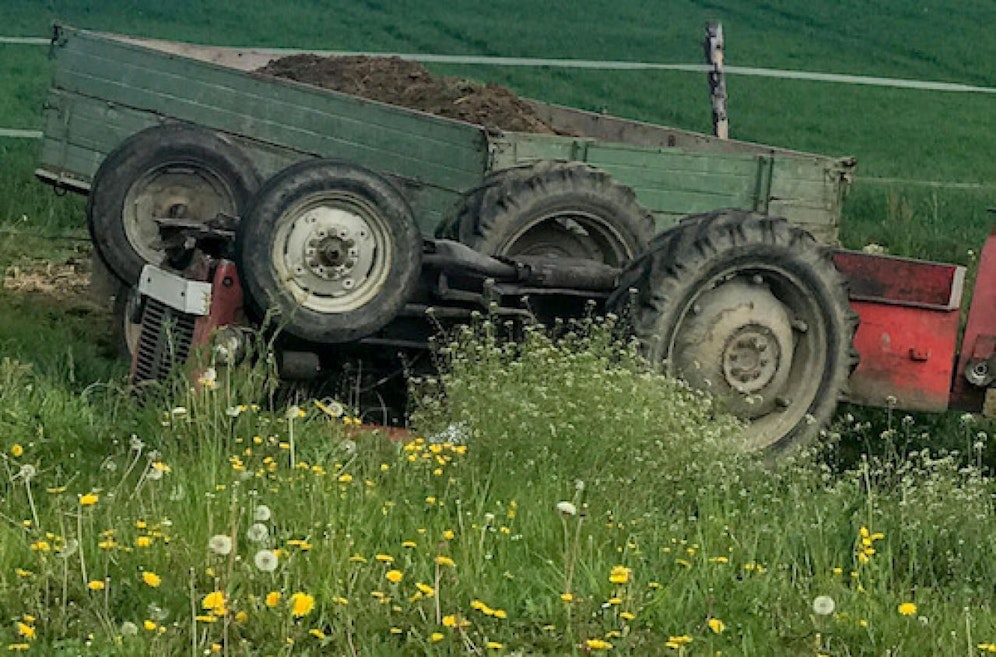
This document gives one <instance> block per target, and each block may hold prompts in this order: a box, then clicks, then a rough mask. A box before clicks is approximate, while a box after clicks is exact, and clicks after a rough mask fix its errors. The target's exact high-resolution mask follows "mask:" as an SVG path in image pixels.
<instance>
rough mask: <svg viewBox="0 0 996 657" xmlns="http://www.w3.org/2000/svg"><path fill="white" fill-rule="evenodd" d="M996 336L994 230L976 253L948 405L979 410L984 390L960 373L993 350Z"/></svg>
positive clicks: (995, 230) (990, 353) (995, 255)
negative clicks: (962, 335) (962, 334)
mask: <svg viewBox="0 0 996 657" xmlns="http://www.w3.org/2000/svg"><path fill="white" fill-rule="evenodd" d="M994 336H996V229H994V232H993V233H992V234H990V235H989V239H987V240H986V243H985V245H984V246H983V247H982V252H981V253H980V254H979V271H978V272H977V274H976V277H975V289H974V290H973V291H972V305H971V306H970V307H969V310H968V323H967V324H966V325H965V337H964V339H963V340H962V349H961V351H962V353H961V356H960V357H959V358H958V366H957V368H956V369H955V379H954V385H953V386H952V391H951V406H952V408H957V409H959V410H964V411H972V412H980V411H982V405H983V401H984V399H985V389H984V388H978V387H975V386H972V385H971V384H969V383H968V381H966V380H965V376H964V372H965V368H966V367H967V366H968V364H969V362H970V361H973V360H986V359H987V358H988V357H989V356H991V355H992V353H993V345H994V339H993V338H994Z"/></svg>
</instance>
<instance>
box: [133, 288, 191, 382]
mask: <svg viewBox="0 0 996 657" xmlns="http://www.w3.org/2000/svg"><path fill="white" fill-rule="evenodd" d="M196 319H197V317H196V316H195V315H188V314H186V313H182V312H180V311H178V310H174V309H173V308H170V307H169V306H167V305H165V304H163V303H161V302H159V301H157V300H155V299H152V298H148V299H146V301H145V309H144V310H143V311H142V334H141V336H140V337H139V341H138V352H137V353H136V354H135V382H136V383H139V382H142V381H162V380H164V379H165V378H166V376H167V375H168V374H169V373H170V371H171V370H172V369H173V367H174V366H175V365H177V364H180V363H183V362H184V361H185V360H186V359H187V356H188V355H190V345H191V343H192V342H193V339H194V322H195V321H196Z"/></svg>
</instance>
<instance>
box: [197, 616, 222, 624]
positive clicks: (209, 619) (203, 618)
mask: <svg viewBox="0 0 996 657" xmlns="http://www.w3.org/2000/svg"><path fill="white" fill-rule="evenodd" d="M194 620H195V621H197V622H198V623H217V622H218V617H217V616H205V615H199V616H194Z"/></svg>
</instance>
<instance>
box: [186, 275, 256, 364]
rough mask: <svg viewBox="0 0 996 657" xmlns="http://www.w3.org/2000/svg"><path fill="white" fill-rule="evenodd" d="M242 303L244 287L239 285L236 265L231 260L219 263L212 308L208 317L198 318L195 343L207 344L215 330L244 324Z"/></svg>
mask: <svg viewBox="0 0 996 657" xmlns="http://www.w3.org/2000/svg"><path fill="white" fill-rule="evenodd" d="M242 303H243V296H242V285H241V284H240V283H239V275H238V272H237V271H236V269H235V263H234V262H231V261H230V260H221V261H219V262H218V266H217V267H215V270H214V276H213V277H212V278H211V308H210V310H209V311H208V314H207V315H204V316H203V317H198V318H197V323H196V324H195V325H194V339H193V343H194V344H195V345H202V344H207V342H208V341H209V340H210V339H211V333H212V332H213V331H214V330H215V329H218V328H221V327H223V326H228V325H229V324H241V323H244V322H243V317H242V312H243V310H242Z"/></svg>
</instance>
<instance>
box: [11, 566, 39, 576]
mask: <svg viewBox="0 0 996 657" xmlns="http://www.w3.org/2000/svg"><path fill="white" fill-rule="evenodd" d="M14 574H15V575H17V576H18V577H33V576H34V573H33V572H31V571H30V570H25V569H24V568H15V569H14Z"/></svg>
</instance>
